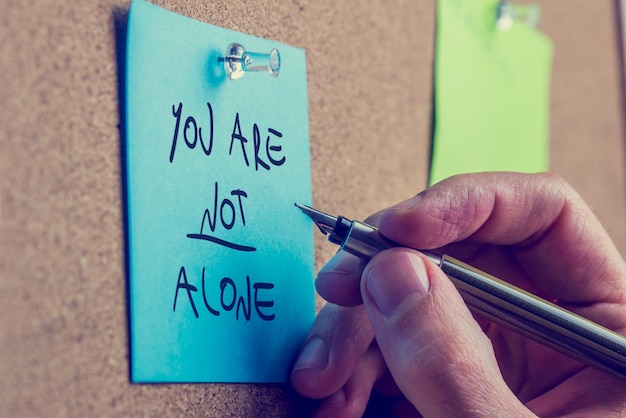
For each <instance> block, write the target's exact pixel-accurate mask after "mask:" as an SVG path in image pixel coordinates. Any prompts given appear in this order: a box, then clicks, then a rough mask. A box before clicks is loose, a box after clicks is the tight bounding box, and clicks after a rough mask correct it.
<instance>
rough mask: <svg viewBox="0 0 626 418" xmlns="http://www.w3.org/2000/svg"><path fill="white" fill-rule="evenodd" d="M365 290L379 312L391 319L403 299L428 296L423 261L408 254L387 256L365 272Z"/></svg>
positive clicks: (399, 253) (414, 255)
mask: <svg viewBox="0 0 626 418" xmlns="http://www.w3.org/2000/svg"><path fill="white" fill-rule="evenodd" d="M366 288H367V292H368V293H369V295H370V297H371V299H372V300H373V301H374V303H375V304H376V306H377V307H378V310H379V311H380V312H381V313H382V314H383V315H384V316H392V315H393V314H394V313H395V312H396V311H397V309H398V306H400V304H401V303H402V302H403V301H404V300H405V299H407V298H409V297H414V296H418V297H423V296H425V295H426V294H427V293H428V290H429V289H430V282H429V279H428V274H427V273H426V266H425V265H424V260H422V259H421V258H420V257H419V256H418V255H416V254H414V253H412V252H408V251H398V252H396V253H393V254H392V255H388V256H386V257H384V258H382V259H381V260H379V261H378V262H377V263H376V264H375V265H374V266H372V267H370V268H369V269H368V270H367V273H366Z"/></svg>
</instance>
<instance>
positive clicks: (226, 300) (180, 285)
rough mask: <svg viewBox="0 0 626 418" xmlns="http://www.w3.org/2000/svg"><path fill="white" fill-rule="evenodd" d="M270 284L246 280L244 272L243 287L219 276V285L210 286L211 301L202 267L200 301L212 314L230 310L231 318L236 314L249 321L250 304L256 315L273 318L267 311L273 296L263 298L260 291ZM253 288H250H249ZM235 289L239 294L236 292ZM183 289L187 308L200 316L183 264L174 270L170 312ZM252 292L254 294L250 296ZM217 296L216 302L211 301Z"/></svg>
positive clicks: (262, 291)
mask: <svg viewBox="0 0 626 418" xmlns="http://www.w3.org/2000/svg"><path fill="white" fill-rule="evenodd" d="M273 288H274V284H273V283H264V282H257V283H252V284H251V282H250V276H246V284H245V285H244V287H243V289H241V288H238V287H237V284H236V283H235V281H234V280H233V279H231V278H229V277H223V278H222V279H221V280H220V281H219V286H218V288H217V289H214V292H215V293H214V294H215V295H216V296H217V297H214V298H213V299H212V304H211V303H210V302H209V296H210V295H209V294H208V293H207V289H206V278H205V268H204V267H203V268H202V302H203V303H204V307H205V308H206V310H207V311H208V312H209V313H210V314H211V315H213V316H220V314H221V313H222V312H233V313H234V314H235V319H236V320H239V318H240V315H243V318H244V319H245V320H246V321H250V318H251V317H252V308H254V312H255V313H256V315H257V316H258V317H259V318H260V319H262V320H263V321H273V320H274V319H275V317H276V315H275V314H273V313H270V312H268V310H269V309H270V308H272V307H273V306H274V301H273V300H268V299H264V298H263V295H262V294H261V293H265V292H269V291H270V290H272V289H273ZM252 289H254V292H252ZM238 290H239V293H240V294H239V295H238ZM179 291H183V292H185V293H186V294H187V299H188V300H189V304H190V305H191V309H192V310H193V313H194V315H195V317H196V318H199V317H200V314H199V313H198V308H197V307H196V303H195V300H194V294H195V293H196V292H198V288H197V287H196V286H194V285H192V284H190V283H189V281H188V280H187V273H186V271H185V267H184V266H183V267H181V268H180V271H179V273H178V281H177V283H176V293H175V294H174V312H176V302H177V300H178V292H179ZM252 293H254V297H252ZM215 299H219V303H217V302H216V301H215Z"/></svg>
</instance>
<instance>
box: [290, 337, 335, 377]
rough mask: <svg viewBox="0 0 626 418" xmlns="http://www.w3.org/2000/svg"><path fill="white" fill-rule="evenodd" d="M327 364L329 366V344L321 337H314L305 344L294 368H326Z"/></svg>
mask: <svg viewBox="0 0 626 418" xmlns="http://www.w3.org/2000/svg"><path fill="white" fill-rule="evenodd" d="M326 366H328V345H326V342H325V341H324V340H322V339H321V338H313V339H312V340H311V341H309V342H308V343H307V344H306V345H305V346H304V349H303V350H302V353H300V356H299V357H298V360H297V361H296V364H295V366H293V369H294V370H301V369H315V370H324V369H325V368H326Z"/></svg>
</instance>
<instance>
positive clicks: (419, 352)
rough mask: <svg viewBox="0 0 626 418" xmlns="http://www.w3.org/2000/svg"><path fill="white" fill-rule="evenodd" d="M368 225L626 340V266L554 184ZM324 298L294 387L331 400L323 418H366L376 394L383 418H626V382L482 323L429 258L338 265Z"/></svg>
mask: <svg viewBox="0 0 626 418" xmlns="http://www.w3.org/2000/svg"><path fill="white" fill-rule="evenodd" d="M368 221H369V222H370V223H373V224H376V225H377V226H378V227H379V229H380V231H381V232H382V233H383V234H384V235H385V236H387V237H388V238H390V239H392V240H394V241H396V242H398V243H400V244H402V245H406V246H407V247H410V248H419V249H425V250H426V249H428V250H435V251H439V252H445V253H447V254H450V255H452V256H454V257H456V258H458V259H461V260H463V261H466V262H468V263H470V264H472V265H474V266H476V267H478V268H480V269H482V270H484V271H487V272H489V273H491V274H493V275H495V276H498V277H500V278H502V279H503V280H507V281H509V282H512V283H514V284H515V285H517V286H520V287H522V288H524V289H527V290H529V291H531V292H533V293H534V294H537V295H540V296H541V297H543V298H546V299H548V300H550V301H552V302H554V303H557V304H558V305H560V306H563V307H565V308H567V309H569V310H571V311H573V312H576V313H578V314H580V315H582V316H584V317H587V318H589V319H591V320H592V321H595V322H597V323H599V324H601V325H603V326H605V327H607V328H609V329H612V330H614V331H616V332H618V333H620V334H626V265H625V263H624V260H623V259H622V257H621V256H620V254H619V252H618V251H617V249H616V248H615V246H614V245H613V243H612V241H611V239H610V238H609V236H608V234H607V233H606V232H605V230H604V229H603V227H602V225H601V224H600V222H599V221H598V220H597V219H596V217H595V216H594V214H593V213H592V210H591V209H590V208H589V207H588V206H587V205H586V204H585V202H584V201H583V200H582V198H581V197H580V196H579V195H578V194H577V193H576V192H575V191H574V190H573V189H572V188H571V187H570V186H569V185H568V184H566V183H565V182H564V181H563V180H561V179H560V178H558V177H556V176H554V175H550V174H538V175H527V174H516V173H482V174H472V175H462V176H456V177H452V178H450V179H447V180H444V181H443V182H441V183H439V184H437V185H435V186H432V187H431V188H429V189H427V190H426V191H425V192H423V193H420V194H419V195H417V196H415V197H413V198H411V199H408V200H407V201H405V202H402V203H400V204H398V205H396V206H393V207H391V208H388V209H385V210H383V211H381V212H378V213H377V214H375V215H373V216H372V217H370V218H369V219H368ZM329 245H330V244H329ZM316 287H317V290H318V292H319V294H320V295H321V296H322V297H323V298H324V299H326V300H327V301H329V303H327V304H326V305H325V306H324V308H322V310H321V311H320V313H319V315H318V317H317V319H316V321H315V323H314V325H313V327H312V328H311V331H310V333H309V336H308V337H307V339H306V341H305V343H304V344H303V348H302V350H301V351H300V354H299V357H298V359H297V360H296V363H295V365H294V368H293V371H292V374H291V382H292V384H293V387H294V388H295V390H296V391H297V392H298V393H300V394H301V395H303V396H305V397H308V398H313V399H319V403H318V405H317V409H316V411H315V416H317V417H342V418H344V417H360V416H361V415H362V414H363V412H364V411H365V408H366V406H367V402H368V399H369V398H370V394H371V393H372V392H378V393H379V394H381V396H382V397H383V398H384V400H385V402H384V404H385V407H387V408H388V411H387V412H386V413H385V416H399V417H411V416H416V417H419V416H423V417H459V416H463V417H470V416H472V417H503V416H515V417H532V416H541V417H562V416H567V417H583V416H585V417H586V416H602V417H614V416H615V417H617V416H626V380H622V379H619V378H616V377H614V376H612V375H610V374H607V373H606V372H602V371H598V370H595V369H593V368H590V367H588V366H585V365H583V364H581V363H579V362H577V361H575V360H572V359H570V358H569V357H567V356H564V355H562V354H559V353H557V352H555V351H553V350H551V349H549V348H546V347H544V346H542V345H540V344H538V343H535V342H533V341H531V340H529V339H527V338H525V337H522V336H520V335H517V334H515V333H513V332H510V331H508V330H506V329H504V328H501V327H500V326H497V325H494V324H492V323H490V322H488V321H486V320H483V319H481V318H478V317H474V316H473V315H472V314H471V313H470V311H469V310H468V308H467V307H466V306H465V304H464V303H463V300H462V299H461V297H460V295H459V293H458V292H457V290H456V289H455V287H454V286H453V285H452V283H451V282H450V280H449V279H448V278H447V277H446V276H445V275H444V274H443V273H442V272H441V270H440V269H439V268H438V267H437V266H436V265H434V264H433V263H432V262H431V261H430V260H428V259H427V258H426V257H424V256H423V255H421V254H420V253H419V252H418V251H415V250H410V249H408V248H395V249H392V250H387V251H383V252H381V253H379V254H378V255H376V256H375V257H374V258H373V259H371V260H370V261H369V262H366V261H363V260H360V259H358V258H356V257H354V256H352V255H349V254H346V253H343V252H339V253H337V255H335V257H333V259H331V260H330V261H329V263H328V264H327V265H326V266H325V267H324V268H323V269H322V270H321V271H320V272H319V274H318V277H317V280H316Z"/></svg>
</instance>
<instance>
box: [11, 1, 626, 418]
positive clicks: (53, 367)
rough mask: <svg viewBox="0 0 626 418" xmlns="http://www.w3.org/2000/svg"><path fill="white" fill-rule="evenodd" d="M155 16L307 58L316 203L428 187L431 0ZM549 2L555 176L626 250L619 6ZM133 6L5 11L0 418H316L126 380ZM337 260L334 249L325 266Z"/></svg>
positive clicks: (296, 403)
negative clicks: (124, 166)
mask: <svg viewBox="0 0 626 418" xmlns="http://www.w3.org/2000/svg"><path fill="white" fill-rule="evenodd" d="M157 3H158V4H159V5H161V6H163V7H165V8H167V9H170V10H173V11H176V12H178V13H181V14H184V15H187V16H190V17H192V18H195V19H198V20H202V21H206V22H208V23H212V24H215V25H218V26H222V27H225V28H228V29H233V30H237V31H241V32H245V33H248V34H251V35H255V36H260V37H266V38H269V39H274V40H276V41H279V42H284V43H288V44H290V45H294V46H298V47H301V48H305V50H306V52H307V68H308V84H309V108H310V132H311V154H312V161H311V163H312V177H313V200H314V203H315V204H316V205H317V206H319V207H320V208H324V209H326V210H328V211H329V212H341V213H345V214H349V215H350V216H354V217H360V218H362V217H365V216H366V215H367V214H369V213H371V212H373V211H375V210H377V209H379V208H381V207H383V206H387V205H389V204H392V203H395V202H396V201H398V200H401V199H404V198H406V197H408V196H410V195H412V194H414V193H416V192H417V191H419V190H421V189H422V188H423V187H425V185H426V181H427V172H428V159H429V151H430V136H431V117H432V114H431V112H432V77H433V52H434V37H435V1H434V0H428V1H419V2H418V1H409V0H394V1H391V2H369V1H363V0H362V1H359V2H334V1H331V0H323V1H309V0H293V1H290V2H285V1H279V0H275V1H268V2H247V1H244V0H234V1H233V0H229V1H225V0H220V1H201V0H193V1H185V2H183V1H174V0H159V1H158V2H157ZM537 3H539V4H540V5H541V7H542V16H543V19H542V23H541V29H542V30H543V31H544V32H545V33H546V34H547V35H548V36H549V37H550V38H551V39H552V40H553V42H554V47H555V57H554V69H553V83H552V91H551V97H552V98H551V112H552V117H551V141H552V142H551V151H552V159H551V164H552V169H553V171H554V172H556V173H558V174H560V175H561V176H562V177H564V178H565V179H566V180H568V181H569V182H571V183H572V184H573V185H574V186H575V187H576V188H577V189H578V190H579V191H580V192H581V194H582V195H583V196H584V197H585V198H586V199H587V201H588V202H589V204H590V205H591V206H592V207H593V208H594V210H595V211H596V213H597V214H598V216H599V218H600V219H601V221H602V222H603V224H604V225H605V226H606V228H607V229H608V231H609V233H610V234H611V236H612V237H613V239H614V240H615V242H616V244H617V245H618V247H619V248H620V251H621V253H622V254H623V255H626V199H625V198H624V195H625V193H624V192H625V191H626V182H625V177H626V175H625V174H626V170H625V167H624V165H625V164H624V158H625V150H624V121H623V115H624V106H623V105H624V103H623V95H622V92H623V88H622V87H623V86H622V82H621V80H622V79H621V72H620V71H621V67H620V55H619V37H618V30H617V29H618V22H617V21H616V16H617V15H618V13H616V2H614V1H612V0H602V1H595V2H586V1H584V0H576V1H567V0H558V1H556V0H553V1H548V0H542V1H538V2H537ZM128 6H129V3H128V1H125V0H98V1H97V0H92V1H80V0H68V1H65V2H58V1H54V0H42V1H38V2H9V1H6V0H4V1H0V23H1V24H0V72H1V74H2V75H3V82H2V83H1V84H0V103H2V106H3V109H2V112H0V376H2V379H0V416H42V417H75V416H120V417H121V416H133V417H137V416H188V417H192V416H206V417H223V416H237V417H247V416H265V417H270V416H308V414H309V411H310V406H311V405H310V403H309V402H308V401H306V400H303V399H301V398H300V397H298V396H297V395H296V394H295V393H293V391H292V390H291V389H290V388H289V387H288V386H286V385H214V384H201V385H183V384H181V385H176V384H174V385H133V384H130V383H129V377H128V334H127V301H126V278H125V255H124V254H125V242H124V232H123V206H122V186H121V185H122V179H121V162H120V129H123V127H122V126H120V121H121V118H120V115H121V112H123V109H121V108H120V97H121V94H123V91H122V90H123V84H122V83H121V80H120V78H119V76H120V74H123V62H121V61H120V60H119V53H120V47H121V45H123V43H124V42H125V39H124V37H125V32H124V30H125V29H124V28H125V23H126V16H127V11H128ZM390 161H391V162H393V163H389V162H390ZM337 179H340V180H341V181H337ZM316 239H317V238H316ZM332 252H333V248H331V246H328V245H324V243H323V241H322V240H321V239H317V241H316V265H317V267H318V268H319V267H320V266H321V265H322V264H323V262H324V261H325V260H326V259H328V258H329V257H330V255H331V253H332Z"/></svg>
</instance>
